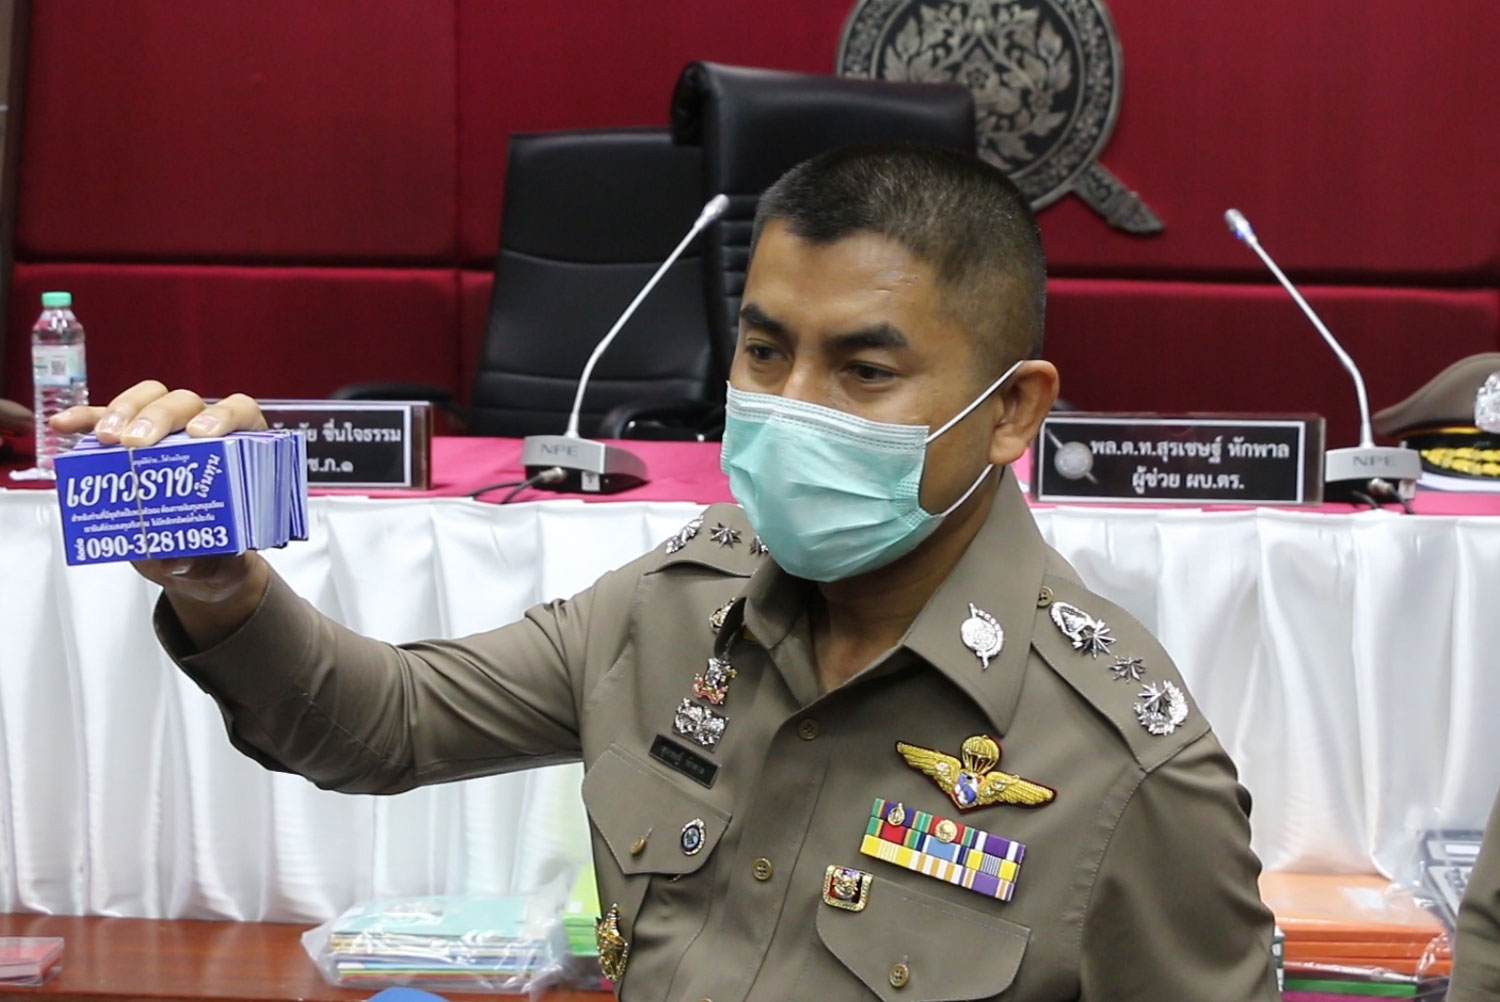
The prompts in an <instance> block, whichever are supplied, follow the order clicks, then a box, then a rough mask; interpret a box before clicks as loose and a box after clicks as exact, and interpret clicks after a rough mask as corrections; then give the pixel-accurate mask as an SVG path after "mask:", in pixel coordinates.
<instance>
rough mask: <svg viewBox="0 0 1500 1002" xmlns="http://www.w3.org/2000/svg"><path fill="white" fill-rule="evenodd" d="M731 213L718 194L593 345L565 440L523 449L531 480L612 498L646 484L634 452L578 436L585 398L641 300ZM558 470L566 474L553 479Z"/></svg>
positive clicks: (537, 440)
mask: <svg viewBox="0 0 1500 1002" xmlns="http://www.w3.org/2000/svg"><path fill="white" fill-rule="evenodd" d="M728 208H729V198H728V197H727V196H725V195H715V196H714V197H713V198H711V199H709V200H708V202H707V203H705V204H704V206H703V210H702V211H701V212H699V213H698V218H697V219H696V220H694V222H693V225H692V228H691V229H689V230H688V232H687V236H685V237H683V238H682V240H681V242H679V243H678V244H677V246H676V247H675V248H673V250H672V253H670V254H668V255H667V259H666V260H665V261H663V262H662V263H661V266H660V267H659V268H657V269H656V271H655V272H653V273H652V275H651V277H650V278H649V279H647V281H646V284H645V285H644V286H642V287H641V291H640V292H637V293H636V294H635V298H634V299H632V300H631V301H630V304H629V305H628V306H626V307H625V312H623V313H621V314H620V316H619V319H617V320H616V321H615V322H614V324H613V326H611V327H610V329H609V332H608V333H607V334H605V335H604V337H603V339H601V340H600V342H599V343H598V344H596V345H595V346H594V350H593V351H592V352H591V353H590V354H589V358H588V361H587V362H585V363H584V366H583V375H581V376H580V377H579V379H578V390H577V392H576V393H574V395H573V409H572V410H571V411H570V412H569V413H568V429H567V431H565V432H564V433H563V434H561V435H528V436H527V437H526V438H525V440H524V441H523V442H522V446H521V465H522V466H523V467H525V468H526V473H527V476H528V478H536V477H541V478H542V479H540V480H539V481H538V482H537V483H536V484H535V486H538V487H543V488H546V489H549V490H559V491H573V490H582V491H586V492H590V493H592V492H595V491H598V492H600V493H612V492H613V491H618V490H625V489H627V488H629V487H635V486H637V485H639V484H642V483H645V482H646V464H645V463H643V462H642V461H641V459H640V457H638V456H637V455H635V453H633V452H630V451H629V450H628V449H622V448H620V447H619V446H617V445H605V444H604V443H603V442H595V441H593V440H591V439H586V438H583V437H582V436H581V435H579V433H578V415H579V412H580V411H581V410H582V409H583V394H584V391H585V390H587V389H588V385H589V378H590V377H591V376H593V374H594V366H595V365H597V364H598V362H599V357H600V356H601V355H603V354H604V352H605V350H606V349H607V348H608V347H609V346H610V344H611V343H613V342H614V339H615V337H616V336H617V335H618V334H619V333H620V331H621V329H623V328H624V326H625V324H626V323H627V322H629V320H630V318H631V317H632V316H634V315H635V311H636V310H637V309H638V308H639V307H640V305H641V303H642V301H644V300H645V298H646V296H648V295H649V294H650V293H651V290H652V289H654V288H656V284H657V283H658V282H660V281H661V280H662V276H664V275H665V274H666V273H667V270H668V269H670V268H671V267H672V265H673V264H675V263H676V262H677V259H678V258H679V257H681V256H682V252H683V251H685V250H687V247H688V244H690V243H692V242H693V239H694V238H695V237H697V236H698V234H699V233H702V232H703V230H704V229H705V228H706V227H708V226H709V225H711V224H712V223H714V222H715V221H717V220H718V219H719V217H720V216H722V215H724V212H725V210H727V209H728ZM553 468H556V469H558V470H560V471H561V473H560V474H554V473H553V472H552V471H553Z"/></svg>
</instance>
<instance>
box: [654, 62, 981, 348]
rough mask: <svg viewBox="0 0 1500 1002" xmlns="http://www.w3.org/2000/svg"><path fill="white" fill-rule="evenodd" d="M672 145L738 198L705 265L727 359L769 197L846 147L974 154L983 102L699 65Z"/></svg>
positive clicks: (679, 96)
mask: <svg viewBox="0 0 1500 1002" xmlns="http://www.w3.org/2000/svg"><path fill="white" fill-rule="evenodd" d="M672 138H673V140H674V141H676V142H677V143H679V144H681V145H684V146H688V147H698V148H701V149H702V152H703V156H702V160H701V169H702V172H703V181H702V185H701V190H702V191H705V192H714V193H718V192H722V193H724V194H725V195H728V196H729V211H728V212H727V213H726V214H725V215H724V218H723V219H722V220H721V221H720V222H719V223H718V224H717V225H715V226H714V227H712V228H711V229H709V231H708V233H707V238H708V243H707V245H706V250H705V262H704V263H705V270H704V278H705V282H706V283H707V285H706V290H705V291H706V295H707V298H708V322H709V324H710V325H711V327H712V329H713V331H714V332H715V346H716V351H717V352H719V353H720V354H721V355H722V356H724V358H725V359H726V360H727V358H728V357H730V356H731V355H732V354H733V351H734V343H735V339H736V336H737V333H738V329H739V311H740V295H741V293H742V292H743V291H744V288H745V270H746V268H747V267H748V266H749V263H750V231H751V225H752V223H753V222H754V219H755V209H756V206H757V205H759V204H760V196H761V193H762V192H764V191H765V190H766V189H767V188H769V187H770V186H771V185H772V183H774V182H775V181H776V179H777V178H779V177H780V176H781V175H782V174H783V173H785V172H786V171H787V170H789V169H790V168H792V167H794V166H796V165H797V164H799V163H801V162H802V161H803V160H806V159H808V158H809V157H812V156H815V155H817V154H819V153H822V152H824V151H825V150H831V149H834V148H836V147H839V146H849V145H853V144H856V143H874V142H891V141H911V142H926V143H933V144H936V145H940V146H952V147H955V148H957V149H961V150H965V151H967V152H969V153H973V152H974V148H975V132H974V98H973V96H972V95H970V93H969V91H968V89H967V88H965V87H963V86H962V85H959V84H900V83H890V82H887V81H883V80H864V79H856V78H852V77H835V76H819V75H816V74H810V73H786V72H782V71H779V70H761V69H748V68H745V67H741V66H723V65H719V64H715V63H701V62H700V63H691V64H689V65H688V66H687V68H686V69H684V70H683V71H682V75H681V76H680V77H679V78H678V80H677V89H676V92H675V93H674V95H673V97H672ZM723 364H725V365H726V367H727V361H725V362H724V363H723Z"/></svg>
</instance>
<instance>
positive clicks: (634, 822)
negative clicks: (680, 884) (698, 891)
mask: <svg viewBox="0 0 1500 1002" xmlns="http://www.w3.org/2000/svg"><path fill="white" fill-rule="evenodd" d="M583 803H584V806H585V807H586V808H587V809H588V814H589V820H591V821H592V822H593V823H594V827H595V828H596V829H598V831H599V835H600V837H602V838H603V839H604V843H605V844H606V845H607V846H609V851H610V853H611V855H613V856H614V858H615V862H616V864H618V865H619V867H620V871H621V872H622V873H624V874H625V875H626V876H632V875H634V874H639V873H657V874H666V875H669V876H684V875H686V874H689V873H696V872H697V871H698V870H699V868H701V867H702V866H703V864H704V862H705V861H707V859H708V858H709V857H710V856H712V855H713V851H714V847H715V846H716V845H718V842H719V839H720V838H722V837H723V835H724V829H726V828H728V827H729V815H728V814H727V813H725V812H724V811H721V810H719V809H718V808H717V807H714V806H712V805H710V804H709V803H707V802H706V801H704V800H703V799H701V798H700V797H698V796H696V795H694V794H693V793H691V792H690V791H688V790H685V789H684V788H683V787H681V786H679V785H678V784H676V783H674V782H673V781H672V780H670V779H668V778H667V777H665V776H663V775H662V774H661V773H659V772H657V771H656V770H655V769H653V768H651V766H649V765H647V764H646V763H644V762H642V761H640V760H639V759H638V758H636V757H635V756H634V755H632V754H631V753H630V752H628V751H626V750H624V749H623V748H621V747H619V746H618V745H610V746H609V747H608V748H607V749H605V751H604V754H602V755H600V756H599V759H598V760H597V761H596V762H595V763H594V764H593V766H592V767H590V769H589V770H588V774H587V775H586V776H585V777H584V779H583Z"/></svg>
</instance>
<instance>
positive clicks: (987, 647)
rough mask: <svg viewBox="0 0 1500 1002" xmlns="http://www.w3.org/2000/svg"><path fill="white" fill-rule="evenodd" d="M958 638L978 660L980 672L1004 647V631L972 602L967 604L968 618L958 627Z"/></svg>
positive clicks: (991, 617)
mask: <svg viewBox="0 0 1500 1002" xmlns="http://www.w3.org/2000/svg"><path fill="white" fill-rule="evenodd" d="M958 636H959V639H960V640H962V641H963V642H964V646H965V647H967V648H968V649H969V650H971V651H973V652H974V656H975V657H977V658H978V659H979V667H980V669H981V670H984V669H987V668H989V666H990V659H991V658H994V657H998V656H999V654H1000V649H1001V648H1002V647H1004V646H1005V631H1004V630H1002V629H1001V628H1000V623H999V622H998V621H997V620H996V619H995V617H994V616H991V615H990V614H989V613H987V612H985V611H984V610H983V609H981V608H979V607H978V606H977V605H975V604H974V603H973V602H970V603H969V618H968V619H966V620H964V621H963V624H962V625H961V626H959V628H958Z"/></svg>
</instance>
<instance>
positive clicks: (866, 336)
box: [827, 324, 911, 352]
mask: <svg viewBox="0 0 1500 1002" xmlns="http://www.w3.org/2000/svg"><path fill="white" fill-rule="evenodd" d="M827 347H828V348H829V349H831V350H833V351H839V352H849V351H859V350H861V349H876V350H879V349H886V350H894V351H904V350H906V349H908V348H910V347H911V342H910V341H908V340H907V339H906V335H905V334H903V333H901V330H900V329H899V328H897V327H894V326H892V325H891V324H876V325H875V326H873V327H864V328H861V329H860V330H857V331H850V332H849V333H847V334H835V335H834V336H833V337H831V338H829V339H828V343H827Z"/></svg>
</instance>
